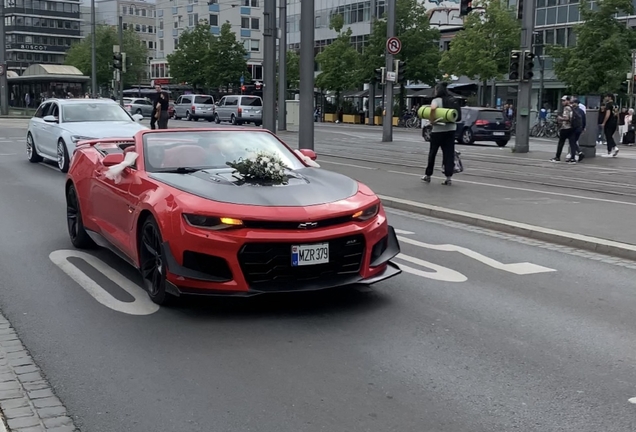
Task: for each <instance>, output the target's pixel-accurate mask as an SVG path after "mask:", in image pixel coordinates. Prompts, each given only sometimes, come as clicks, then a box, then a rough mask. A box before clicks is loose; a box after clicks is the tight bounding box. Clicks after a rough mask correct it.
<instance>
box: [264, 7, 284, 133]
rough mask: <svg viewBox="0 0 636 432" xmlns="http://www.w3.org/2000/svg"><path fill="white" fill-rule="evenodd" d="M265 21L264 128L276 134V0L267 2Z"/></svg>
mask: <svg viewBox="0 0 636 432" xmlns="http://www.w3.org/2000/svg"><path fill="white" fill-rule="evenodd" d="M263 20H264V21H265V26H264V31H263V78H264V79H263V84H264V88H263V105H264V107H263V128H264V129H267V130H269V131H270V132H272V133H276V33H275V31H276V0H265V5H264V8H263ZM279 108H280V107H279Z"/></svg>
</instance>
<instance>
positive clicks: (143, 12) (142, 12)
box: [141, 9, 146, 17]
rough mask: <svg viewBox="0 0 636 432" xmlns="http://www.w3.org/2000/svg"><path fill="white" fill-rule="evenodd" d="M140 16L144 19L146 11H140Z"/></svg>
mask: <svg viewBox="0 0 636 432" xmlns="http://www.w3.org/2000/svg"><path fill="white" fill-rule="evenodd" d="M141 16H142V17H145V16H146V9H142V10H141Z"/></svg>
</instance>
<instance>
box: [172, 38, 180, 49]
mask: <svg viewBox="0 0 636 432" xmlns="http://www.w3.org/2000/svg"><path fill="white" fill-rule="evenodd" d="M172 42H173V43H174V47H175V49H176V48H178V47H179V39H175V40H173V41H172Z"/></svg>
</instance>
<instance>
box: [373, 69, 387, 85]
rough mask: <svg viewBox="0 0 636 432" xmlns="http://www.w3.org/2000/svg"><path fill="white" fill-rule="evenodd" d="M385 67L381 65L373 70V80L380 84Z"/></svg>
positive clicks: (382, 80) (384, 74)
mask: <svg viewBox="0 0 636 432" xmlns="http://www.w3.org/2000/svg"><path fill="white" fill-rule="evenodd" d="M385 72H386V68H385V67H381V68H379V69H376V70H375V77H374V78H375V81H376V82H379V83H380V84H384V78H385V77H386V73H385Z"/></svg>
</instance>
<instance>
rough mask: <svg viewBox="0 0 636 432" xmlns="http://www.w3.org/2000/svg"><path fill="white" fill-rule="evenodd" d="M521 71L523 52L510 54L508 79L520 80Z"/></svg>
mask: <svg viewBox="0 0 636 432" xmlns="http://www.w3.org/2000/svg"><path fill="white" fill-rule="evenodd" d="M520 71H521V51H513V52H512V53H510V67H509V69H508V79H510V80H511V81H516V80H518V79H519V75H520Z"/></svg>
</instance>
